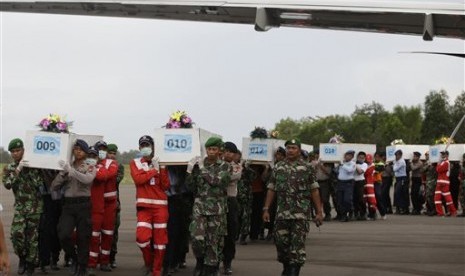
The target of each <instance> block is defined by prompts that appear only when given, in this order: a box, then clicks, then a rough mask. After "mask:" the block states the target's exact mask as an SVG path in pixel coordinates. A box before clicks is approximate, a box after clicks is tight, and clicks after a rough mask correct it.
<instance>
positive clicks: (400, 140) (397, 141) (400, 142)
mask: <svg viewBox="0 0 465 276" xmlns="http://www.w3.org/2000/svg"><path fill="white" fill-rule="evenodd" d="M396 145H405V142H404V140H402V139H395V140H394V141H392V142H391V146H396Z"/></svg>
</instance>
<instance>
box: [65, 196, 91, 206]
mask: <svg viewBox="0 0 465 276" xmlns="http://www.w3.org/2000/svg"><path fill="white" fill-rule="evenodd" d="M87 202H90V197H89V196H80V197H65V198H64V199H63V203H64V204H79V203H87Z"/></svg>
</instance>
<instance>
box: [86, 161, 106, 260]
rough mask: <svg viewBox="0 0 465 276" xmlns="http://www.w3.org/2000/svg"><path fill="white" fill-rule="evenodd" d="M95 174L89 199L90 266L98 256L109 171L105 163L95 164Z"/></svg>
mask: <svg viewBox="0 0 465 276" xmlns="http://www.w3.org/2000/svg"><path fill="white" fill-rule="evenodd" d="M96 168H97V175H96V176H95V179H94V182H93V183H92V187H91V190H90V199H91V202H92V237H91V240H90V247H89V249H90V250H89V263H88V266H89V267H90V268H95V267H97V264H98V263H99V256H100V238H101V231H102V225H103V220H104V212H103V210H104V199H103V194H104V191H105V183H106V181H107V179H108V175H109V172H108V170H107V168H106V167H105V165H104V164H103V163H102V162H101V163H99V164H97V166H96Z"/></svg>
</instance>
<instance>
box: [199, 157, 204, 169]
mask: <svg viewBox="0 0 465 276" xmlns="http://www.w3.org/2000/svg"><path fill="white" fill-rule="evenodd" d="M197 158H198V160H197V163H199V169H203V168H204V164H203V159H202V157H200V156H198V157H197Z"/></svg>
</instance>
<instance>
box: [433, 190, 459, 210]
mask: <svg viewBox="0 0 465 276" xmlns="http://www.w3.org/2000/svg"><path fill="white" fill-rule="evenodd" d="M449 186H450V185H449V184H443V183H438V184H437V185H436V191H435V192H434V204H435V205H436V213H437V214H438V216H444V210H443V208H442V198H443V197H444V199H445V200H446V205H447V208H448V209H449V213H450V214H451V215H453V216H454V215H456V214H457V210H456V209H455V206H454V202H453V201H452V196H451V195H450V190H449Z"/></svg>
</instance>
